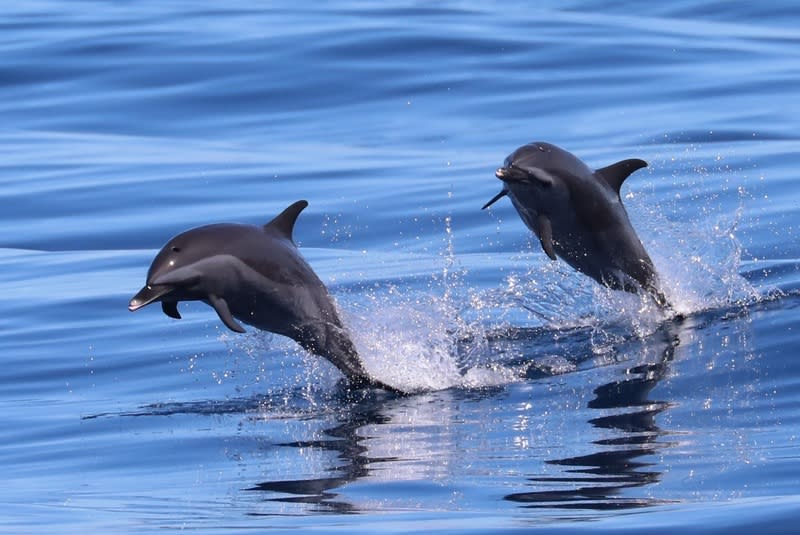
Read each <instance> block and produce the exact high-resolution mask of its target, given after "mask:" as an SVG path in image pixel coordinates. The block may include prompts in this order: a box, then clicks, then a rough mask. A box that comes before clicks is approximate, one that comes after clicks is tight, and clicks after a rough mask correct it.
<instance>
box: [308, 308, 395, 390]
mask: <svg viewBox="0 0 800 535" xmlns="http://www.w3.org/2000/svg"><path fill="white" fill-rule="evenodd" d="M306 327H307V329H305V331H306V332H305V334H306V336H304V337H303V338H302V339H297V342H298V343H300V345H301V346H303V347H304V348H305V349H306V350H308V351H310V352H311V353H314V354H315V355H319V356H320V357H323V358H325V359H327V360H328V361H329V362H330V363H331V364H333V365H334V366H336V367H337V368H338V369H339V371H340V372H342V374H344V376H345V377H347V380H348V381H349V382H350V385H351V386H352V387H353V388H379V389H382V390H387V391H389V392H394V393H398V394H403V393H405V392H403V391H402V390H400V389H398V388H395V387H393V386H389V385H387V384H386V383H384V382H383V381H379V380H377V379H375V378H373V377H371V376H370V375H369V373H368V372H367V370H366V369H365V368H364V364H363V362H362V361H361V357H359V356H358V352H357V351H356V347H355V345H354V344H353V342H352V340H351V339H350V336H349V335H348V334H347V331H346V330H345V329H344V328H342V327H339V326H338V325H335V324H333V323H325V324H323V325H319V324H318V325H316V327H318V329H311V330H314V331H316V333H318V334H319V335H321V336H319V335H317V336H313V335H312V336H308V334H309V333H308V326H306ZM322 333H324V334H322Z"/></svg>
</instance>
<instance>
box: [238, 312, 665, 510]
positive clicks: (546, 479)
mask: <svg viewBox="0 0 800 535" xmlns="http://www.w3.org/2000/svg"><path fill="white" fill-rule="evenodd" d="M678 327H679V326H675V325H673V326H671V327H670V328H666V329H664V330H662V331H659V332H658V333H656V335H654V336H653V337H651V339H649V340H648V341H647V343H646V344H643V343H641V341H639V342H638V345H637V344H634V345H636V347H637V348H638V350H640V351H642V352H645V353H649V352H651V351H652V350H653V349H654V348H657V354H654V355H653V357H651V358H646V360H647V362H645V363H640V364H637V365H635V366H632V367H630V368H623V369H621V371H622V376H623V378H622V379H618V380H614V381H612V382H609V383H607V384H604V385H602V386H599V387H597V388H595V389H594V396H595V397H594V398H593V399H591V400H590V401H588V403H587V404H586V407H587V408H588V409H590V411H589V412H590V413H595V411H598V412H601V413H602V414H601V415H599V416H596V417H593V418H590V419H589V420H588V421H587V422H586V423H588V425H589V426H591V427H592V428H596V429H601V430H609V431H611V432H613V433H615V434H616V436H613V437H607V438H602V439H598V440H593V441H592V442H591V443H590V444H589V446H590V448H591V449H592V450H593V452H592V453H589V454H586V455H576V456H570V457H567V458H559V459H546V458H542V459H525V460H523V461H522V462H521V463H520V464H522V465H524V466H520V470H519V471H518V472H519V473H524V471H525V470H524V469H525V468H527V467H528V464H534V465H536V464H537V463H538V464H539V465H540V466H550V467H551V468H552V467H561V468H562V471H561V473H560V474H557V475H534V476H528V477H526V478H525V480H524V482H521V484H524V485H525V486H527V487H533V488H532V489H530V490H526V491H525V492H517V493H512V494H508V495H506V496H504V499H505V500H507V501H509V502H513V503H518V504H523V507H526V508H540V507H548V508H552V507H558V508H580V509H592V510H611V509H623V508H633V507H643V506H649V505H656V504H663V503H665V500H659V499H656V498H652V497H649V496H648V495H647V493H646V492H639V493H637V495H635V496H634V495H630V493H625V494H626V495H623V491H625V490H630V489H635V488H641V487H646V486H648V485H651V484H653V483H657V482H658V481H659V480H660V477H661V473H660V472H659V470H658V469H657V466H658V465H657V463H656V461H655V460H652V459H655V458H654V454H656V453H658V452H659V451H660V450H663V449H664V448H669V447H670V446H672V445H673V444H674V443H673V442H670V441H668V440H665V439H664V437H665V436H667V435H669V434H670V433H669V432H668V431H667V430H664V429H661V428H660V427H659V426H658V425H657V423H656V416H658V415H659V414H660V413H662V412H663V411H665V410H668V409H669V408H670V403H669V402H667V401H658V400H652V399H650V393H651V391H652V389H653V388H654V387H655V386H656V385H657V384H658V382H659V381H660V380H661V379H662V378H663V377H665V375H666V374H667V373H668V370H669V364H670V362H671V361H672V360H673V358H674V355H675V350H676V347H677V346H678V345H679V338H678V336H677V334H676V333H674V332H670V331H674V330H675V329H677V328H678ZM653 338H657V339H656V340H653ZM628 350H629V351H630V348H628ZM639 362H641V359H639ZM618 376H619V375H617V377H618ZM465 396H466V397H465ZM470 396H471V398H472V399H471V400H470V399H469V397H470ZM497 397H498V390H493V391H481V392H471V393H466V392H450V393H449V394H447V393H436V394H432V395H430V396H414V397H412V398H396V399H383V400H379V401H375V400H364V402H361V403H355V404H353V405H352V407H351V410H349V411H348V412H346V413H345V414H344V415H343V416H342V419H341V421H339V422H338V424H337V425H335V426H333V427H330V428H328V429H326V430H324V431H323V435H324V438H323V439H321V440H310V441H297V442H289V443H285V444H280V446H282V447H289V448H299V449H301V450H303V451H306V452H307V451H308V450H312V451H316V452H320V453H321V452H325V453H334V454H335V455H333V456H330V457H328V458H330V459H332V460H333V461H332V462H333V464H335V466H330V467H329V468H328V469H327V475H326V477H314V478H309V479H295V480H275V481H272V480H270V481H263V482H259V483H257V484H255V485H253V486H252V487H250V488H249V489H247V490H249V491H261V492H265V493H268V494H267V497H266V500H267V501H269V502H282V503H303V504H313V505H314V506H315V508H314V511H316V512H333V513H352V512H357V511H358V506H357V505H355V504H353V503H350V502H349V501H348V500H347V499H344V498H343V497H342V493H337V492H334V491H335V490H336V489H340V488H342V487H343V486H345V485H347V484H349V483H352V482H355V481H357V480H359V479H364V478H374V477H386V474H387V472H388V477H390V478H391V479H393V480H395V481H397V480H403V479H406V480H409V481H411V480H420V479H424V478H426V477H436V476H435V474H434V475H431V474H423V473H419V472H415V471H414V470H412V471H411V473H409V471H408V466H409V465H410V464H412V463H413V462H414V461H417V460H421V461H424V463H425V464H426V465H427V466H431V465H439V466H442V467H448V468H447V469H448V470H459V469H463V468H464V467H460V465H459V463H458V459H457V457H458V455H459V451H461V450H464V449H468V448H474V447H475V445H474V444H469V445H464V444H460V443H459V441H463V440H464V437H454V436H449V435H448V433H450V432H451V430H450V426H448V422H447V420H448V415H447V414H446V413H447V412H448V405H450V406H451V407H452V406H453V405H463V404H465V403H469V402H470V401H473V402H477V403H478V404H479V405H481V406H482V407H484V410H491V409H489V408H488V407H490V406H492V405H495V404H496V403H497ZM423 398H427V399H423ZM415 400H416V401H415ZM411 406H413V407H414V410H415V412H414V414H413V421H414V423H415V425H416V426H417V428H419V427H422V428H424V429H425V431H424V432H422V433H420V432H419V431H417V432H416V433H413V432H411V433H410V434H409V432H408V430H407V429H403V425H404V424H403V422H402V420H404V419H407V418H409V415H408V411H409V407H411ZM425 407H427V408H425ZM420 409H422V411H425V413H424V414H421V412H420ZM452 412H453V413H455V412H456V411H452ZM441 413H445V414H441ZM584 414H585V413H584ZM511 417H513V415H512V416H511ZM426 419H427V420H428V423H429V424H431V425H427V426H426V422H425V421H424V420H426ZM421 420H422V421H421ZM507 423H508V421H507V420H506V423H505V424H502V425H504V426H506V424H507ZM460 425H462V426H463V425H465V422H460ZM398 427H399V428H400V429H398ZM401 430H402V432H401ZM479 430H480V432H482V433H486V434H491V432H490V431H487V430H486V429H484V428H480V427H479ZM506 431H507V430H506ZM583 434H584V435H585V436H593V435H592V433H590V432H585V433H583ZM387 445H391V446H393V448H392V447H389V446H387ZM581 447H583V446H581V445H580V444H578V445H570V450H572V451H575V449H576V448H577V449H580V448H581ZM426 448H427V451H426ZM386 451H391V452H392V453H393V454H392V455H381V454H380V452H386ZM540 451H541V450H537V449H531V450H528V451H527V454H531V455H535V454H536V452H540ZM483 453H484V454H486V455H488V456H491V452H483ZM497 470H498V471H500V470H501V468H500V467H498V468H497ZM548 471H549V470H548ZM528 473H531V472H528Z"/></svg>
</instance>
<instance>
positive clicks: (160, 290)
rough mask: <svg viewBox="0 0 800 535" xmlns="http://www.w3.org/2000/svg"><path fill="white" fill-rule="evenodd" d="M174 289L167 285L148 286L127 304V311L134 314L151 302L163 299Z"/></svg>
mask: <svg viewBox="0 0 800 535" xmlns="http://www.w3.org/2000/svg"><path fill="white" fill-rule="evenodd" d="M174 289H175V287H174V286H170V285H169V284H158V285H153V286H150V285H149V284H148V285H147V286H145V287H144V288H142V289H141V290H139V292H138V293H137V294H136V295H134V296H133V298H132V299H131V302H130V303H128V310H130V311H131V312H135V311H137V310H139V309H140V308H142V307H144V306H147V305H149V304H150V303H152V302H153V301H158V300H159V299H160V298H162V297H164V296H165V295H167V294H168V293H170V292H171V291H172V290H174Z"/></svg>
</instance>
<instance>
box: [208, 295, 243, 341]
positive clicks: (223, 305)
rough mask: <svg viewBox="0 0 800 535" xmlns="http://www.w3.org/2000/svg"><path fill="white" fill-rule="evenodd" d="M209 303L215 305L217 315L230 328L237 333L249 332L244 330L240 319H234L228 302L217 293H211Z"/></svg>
mask: <svg viewBox="0 0 800 535" xmlns="http://www.w3.org/2000/svg"><path fill="white" fill-rule="evenodd" d="M208 303H209V304H210V305H211V306H212V307H214V310H216V311H217V316H219V319H221V320H222V323H224V324H225V326H226V327H227V328H228V329H230V330H232V331H234V332H237V333H246V332H247V331H245V330H244V327H242V326H241V325H239V322H238V321H236V320H235V319H233V315H232V314H231V310H230V308H228V303H227V302H226V301H225V300H224V299H222V298H221V297H217V296H216V295H209V296H208Z"/></svg>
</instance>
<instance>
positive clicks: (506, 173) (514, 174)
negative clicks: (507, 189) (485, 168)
mask: <svg viewBox="0 0 800 535" xmlns="http://www.w3.org/2000/svg"><path fill="white" fill-rule="evenodd" d="M494 176H496V177H497V178H499V179H500V180H502V181H503V182H520V181H523V180H529V178H528V172H527V171H523V170H522V169H518V168H516V167H500V168H498V169H497V171H495V172H494Z"/></svg>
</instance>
